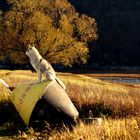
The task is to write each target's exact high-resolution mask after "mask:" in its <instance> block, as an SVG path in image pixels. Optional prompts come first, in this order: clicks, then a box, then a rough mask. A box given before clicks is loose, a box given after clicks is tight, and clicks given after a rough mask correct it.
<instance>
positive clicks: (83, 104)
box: [0, 71, 140, 140]
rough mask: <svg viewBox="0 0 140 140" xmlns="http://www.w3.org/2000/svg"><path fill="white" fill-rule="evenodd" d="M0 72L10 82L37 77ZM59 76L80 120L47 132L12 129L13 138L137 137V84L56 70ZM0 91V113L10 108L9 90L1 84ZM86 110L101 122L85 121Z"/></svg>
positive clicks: (114, 139)
mask: <svg viewBox="0 0 140 140" xmlns="http://www.w3.org/2000/svg"><path fill="white" fill-rule="evenodd" d="M0 76H1V77H2V78H3V79H4V80H5V81H6V82H8V84H9V85H10V86H16V84H20V83H22V82H29V81H35V80H36V75H35V74H32V73H31V72H29V71H5V72H4V71H0ZM58 77H59V78H60V79H62V80H63V81H64V83H65V84H66V87H67V93H68V95H69V97H70V98H71V100H72V101H73V103H74V104H75V106H76V107H77V109H78V111H79V113H80V122H79V124H77V125H76V126H75V127H73V131H70V130H69V129H68V128H65V129H62V130H59V131H58V129H53V130H51V132H49V134H48V132H47V131H46V130H41V131H39V132H37V131H35V130H34V129H31V128H30V129H28V131H26V130H25V129H24V130H20V133H19V132H17V134H16V135H15V133H14V134H13V135H14V136H13V138H15V136H18V138H21V139H22V138H23V137H24V139H35V138H39V137H41V138H42V139H43V138H44V139H45V138H47V139H51V140H65V139H67V140H138V138H139V137H140V85H130V84H115V83H109V82H108V83H107V82H103V81H101V80H98V79H95V78H93V77H87V76H84V75H75V74H69V73H66V74H63V73H58ZM0 92H1V93H0V113H6V112H7V111H8V109H9V108H8V107H7V106H6V104H8V105H9V104H10V101H9V95H10V93H9V91H8V90H7V89H6V88H5V87H3V86H2V85H0ZM89 111H92V114H93V117H101V118H102V119H103V123H102V124H101V125H97V124H93V123H89V124H85V123H84V122H83V121H82V118H85V117H89ZM11 113H12V112H11ZM14 113H15V112H14ZM15 117H16V116H15ZM7 121H8V120H7ZM19 121H20V120H19ZM15 126H16V124H15ZM18 129H19V128H18ZM31 130H32V131H31ZM11 131H13V130H11ZM21 131H22V132H21Z"/></svg>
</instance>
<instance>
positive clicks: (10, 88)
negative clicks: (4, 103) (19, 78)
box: [0, 79, 14, 91]
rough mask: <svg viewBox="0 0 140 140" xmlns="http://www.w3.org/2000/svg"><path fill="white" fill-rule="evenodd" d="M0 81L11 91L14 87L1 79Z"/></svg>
mask: <svg viewBox="0 0 140 140" xmlns="http://www.w3.org/2000/svg"><path fill="white" fill-rule="evenodd" d="M0 83H2V84H3V85H4V86H5V87H7V88H8V89H9V90H10V91H13V89H14V87H10V86H9V85H8V84H7V83H6V82H5V81H4V80H3V79H0Z"/></svg>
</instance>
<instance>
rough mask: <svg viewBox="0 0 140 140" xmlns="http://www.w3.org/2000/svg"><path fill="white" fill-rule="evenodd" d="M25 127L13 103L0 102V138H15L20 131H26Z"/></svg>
mask: <svg viewBox="0 0 140 140" xmlns="http://www.w3.org/2000/svg"><path fill="white" fill-rule="evenodd" d="M24 128H25V125H24V123H23V122H22V120H21V118H20V117H19V115H18V113H17V112H16V110H15V108H14V106H13V104H12V103H10V102H7V101H1V102H0V136H13V135H16V134H17V133H18V130H21V129H24Z"/></svg>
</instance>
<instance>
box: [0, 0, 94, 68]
mask: <svg viewBox="0 0 140 140" xmlns="http://www.w3.org/2000/svg"><path fill="white" fill-rule="evenodd" d="M8 2H9V4H10V5H11V7H10V9H9V10H8V11H7V12H6V13H4V15H3V17H2V23H1V25H2V26H1V28H0V32H1V33H2V34H3V35H2V36H0V47H1V48H0V49H1V50H2V51H1V52H3V53H1V55H0V58H1V59H6V58H8V59H9V60H10V61H11V62H12V63H19V64H25V63H28V59H27V57H26V56H25V51H26V46H27V45H28V44H31V45H32V44H35V46H36V47H37V49H38V50H39V52H40V53H41V54H42V56H43V57H44V58H46V59H47V60H48V61H50V62H51V63H53V64H63V65H65V66H72V65H73V64H74V63H79V64H81V63H86V61H87V58H88V42H90V41H93V40H95V39H97V28H96V22H95V20H94V19H93V18H90V17H88V16H86V15H80V14H79V13H77V12H76V11H75V9H74V7H73V6H72V5H71V4H70V3H69V2H68V1H67V0H9V1H8Z"/></svg>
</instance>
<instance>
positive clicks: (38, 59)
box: [26, 45, 66, 89]
mask: <svg viewBox="0 0 140 140" xmlns="http://www.w3.org/2000/svg"><path fill="white" fill-rule="evenodd" d="M26 55H27V56H28V57H29V58H30V63H31V65H32V66H33V68H34V69H35V70H36V71H37V74H38V81H37V82H41V79H42V74H43V73H44V74H45V76H46V80H56V81H57V83H58V84H59V85H60V86H61V87H62V88H63V89H66V86H65V85H64V83H63V82H62V81H61V80H60V79H59V78H58V77H56V73H55V71H54V69H53V68H52V66H51V64H50V63H49V62H48V61H47V60H45V59H44V58H42V56H41V55H40V53H39V52H38V50H37V49H36V48H35V46H34V45H33V46H31V45H28V49H27V51H26Z"/></svg>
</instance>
